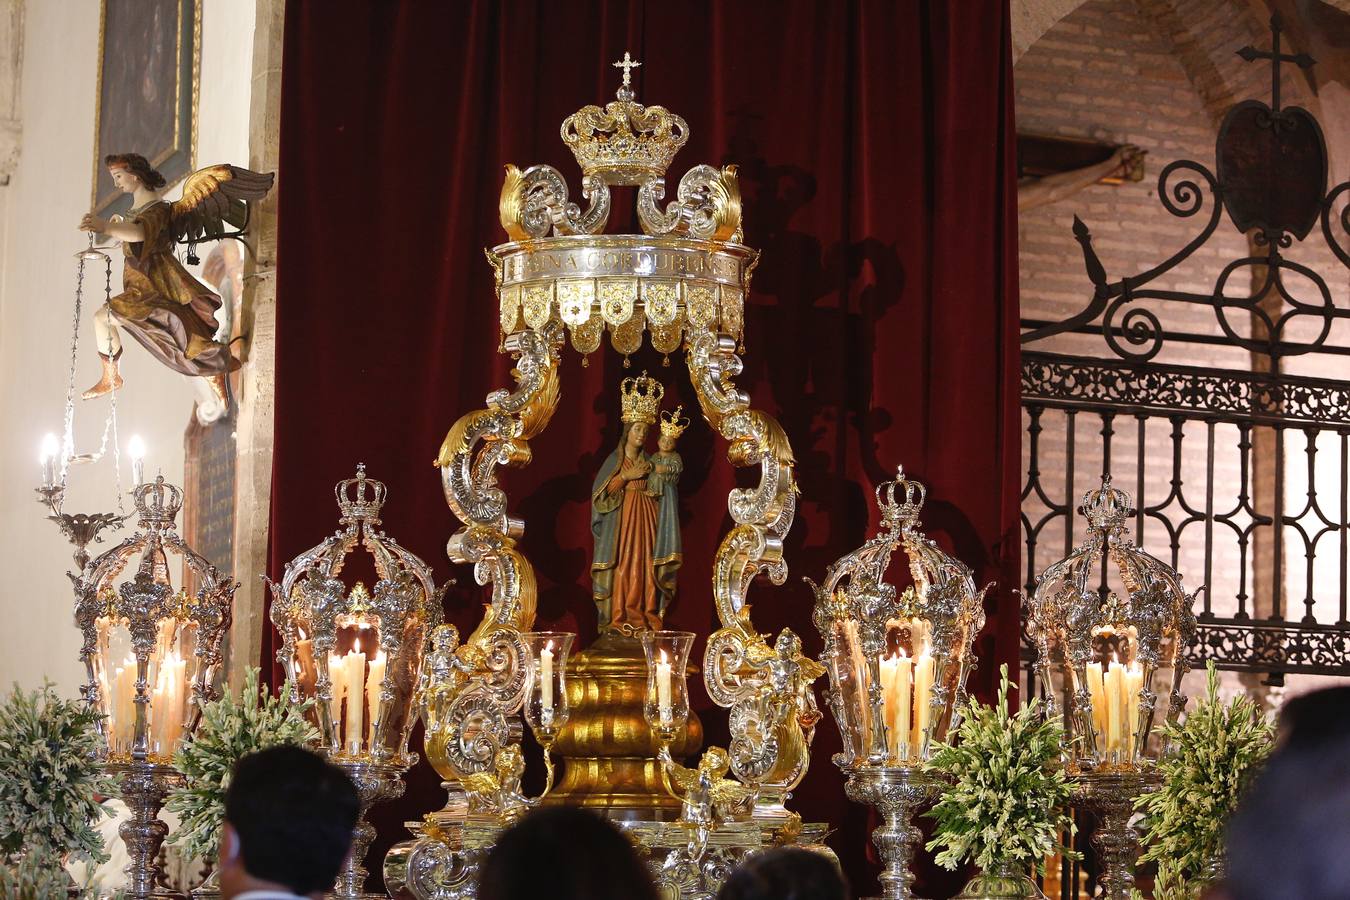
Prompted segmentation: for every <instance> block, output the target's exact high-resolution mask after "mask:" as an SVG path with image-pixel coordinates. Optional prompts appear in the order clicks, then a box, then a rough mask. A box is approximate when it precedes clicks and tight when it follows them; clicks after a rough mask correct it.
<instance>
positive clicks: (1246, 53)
mask: <svg viewBox="0 0 1350 900" xmlns="http://www.w3.org/2000/svg"><path fill="white" fill-rule="evenodd" d="M1283 31H1284V23H1283V21H1281V19H1280V14H1279V13H1275V14H1274V15H1273V16H1271V17H1270V50H1268V51H1264V50H1257V49H1256V48H1255V47H1253V46H1252V45H1251V44H1248V45H1247V46H1245V47H1243V48H1242V49H1241V50H1239V51H1237V55H1238V56H1240V57H1242V58H1243V59H1244V60H1246V61H1247V62H1255V61H1256V60H1258V59H1268V60H1270V61H1271V67H1270V108H1271V109H1272V110H1274V111H1275V112H1279V111H1280V63H1282V62H1289V63H1293V64H1294V65H1296V66H1298V67H1299V68H1300V69H1307V68H1309V67H1310V66H1312V65H1313V64H1314V63H1315V62H1317V60H1315V59H1313V58H1312V57H1311V56H1309V55H1308V54H1306V53H1281V52H1280V34H1281V32H1283Z"/></svg>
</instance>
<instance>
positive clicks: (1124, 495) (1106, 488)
mask: <svg viewBox="0 0 1350 900" xmlns="http://www.w3.org/2000/svg"><path fill="white" fill-rule="evenodd" d="M1132 512H1134V499H1133V498H1132V497H1130V493H1129V491H1123V490H1121V489H1120V488H1116V487H1112V486H1111V476H1110V475H1103V476H1102V484H1101V487H1098V488H1093V489H1092V490H1090V491H1087V492H1086V493H1084V494H1083V515H1084V516H1085V517H1086V518H1087V520H1088V525H1089V526H1091V527H1092V529H1093V530H1095V531H1099V532H1102V533H1103V534H1106V535H1118V534H1120V533H1122V532H1123V530H1124V528H1125V520H1126V519H1128V518H1129V517H1130V513H1132Z"/></svg>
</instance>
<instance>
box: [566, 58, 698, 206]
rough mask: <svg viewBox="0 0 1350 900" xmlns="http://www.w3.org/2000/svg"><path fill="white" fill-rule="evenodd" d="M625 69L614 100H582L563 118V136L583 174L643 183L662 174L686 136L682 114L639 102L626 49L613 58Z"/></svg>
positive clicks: (611, 181) (614, 182)
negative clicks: (585, 103)
mask: <svg viewBox="0 0 1350 900" xmlns="http://www.w3.org/2000/svg"><path fill="white" fill-rule="evenodd" d="M614 65H615V67H616V68H620V69H623V84H621V85H620V86H619V91H618V97H619V99H618V100H611V101H610V102H609V103H608V104H606V106H605V108H604V109H601V108H600V107H598V106H583V107H582V108H581V109H579V110H577V111H576V112H574V113H573V114H572V115H570V116H568V117H567V118H566V119H564V120H563V123H562V139H563V142H564V143H566V144H567V146H568V147H569V148H570V149H571V151H572V155H573V156H575V157H576V158H577V163H578V164H579V165H580V166H581V172H582V174H583V175H588V176H589V175H595V176H598V177H599V178H601V179H602V180H603V181H604V182H605V183H606V184H612V185H625V184H626V185H634V184H642V183H643V182H645V181H648V180H649V179H651V178H661V177H662V176H664V175H665V174H666V168H667V167H668V166H669V165H670V162H671V160H673V159H674V158H675V154H676V153H678V152H679V150H680V148H681V147H683V146H684V144H685V142H686V141H688V140H689V126H688V125H687V124H686V123H685V121H684V119H682V118H680V117H679V116H677V115H675V114H674V113H672V112H671V111H670V110H668V109H666V108H665V107H662V106H643V105H642V104H641V103H638V102H637V100H636V97H637V94H636V93H635V92H634V91H633V85H632V70H633V69H634V68H636V67H638V66H640V65H642V63H640V62H636V61H634V60H633V59H632V57H630V56H629V55H628V52H627V51H624V54H623V59H622V60H620V61H619V62H616V63H615V64H614Z"/></svg>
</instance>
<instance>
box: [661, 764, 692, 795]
mask: <svg viewBox="0 0 1350 900" xmlns="http://www.w3.org/2000/svg"><path fill="white" fill-rule="evenodd" d="M666 770H667V772H668V773H669V774H670V780H671V782H672V783H674V785H675V786H676V787H677V788H679V789H680V793H687V792H688V791H689V790H690V789H691V788H694V787H696V786H697V785H698V769H688V768H685V767H684V766H682V765H680V764H679V763H670V764H669V765H668V766H667V767H666Z"/></svg>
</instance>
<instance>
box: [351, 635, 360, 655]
mask: <svg viewBox="0 0 1350 900" xmlns="http://www.w3.org/2000/svg"><path fill="white" fill-rule="evenodd" d="M352 652H353V653H360V652H361V639H360V638H357V639H356V649H355V650H353V651H352Z"/></svg>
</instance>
